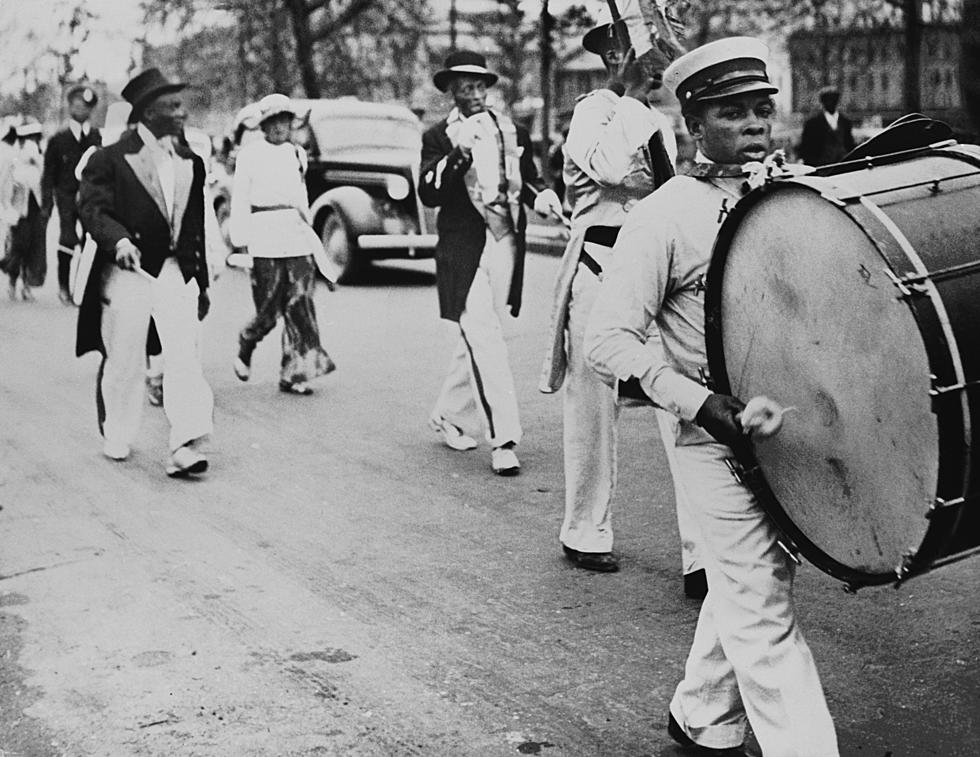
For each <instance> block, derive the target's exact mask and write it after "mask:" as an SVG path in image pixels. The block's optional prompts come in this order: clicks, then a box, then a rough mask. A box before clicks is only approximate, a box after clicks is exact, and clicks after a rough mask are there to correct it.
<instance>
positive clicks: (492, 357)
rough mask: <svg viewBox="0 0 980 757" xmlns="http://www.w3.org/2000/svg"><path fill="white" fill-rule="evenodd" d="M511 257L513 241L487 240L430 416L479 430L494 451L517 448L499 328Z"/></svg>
mask: <svg viewBox="0 0 980 757" xmlns="http://www.w3.org/2000/svg"><path fill="white" fill-rule="evenodd" d="M515 255H516V246H515V239H514V237H513V235H506V236H504V238H503V239H500V240H499V241H498V240H495V239H494V238H493V236H492V235H491V234H489V233H488V234H487V242H486V245H485V247H484V248H483V255H482V256H481V257H480V267H479V268H478V269H477V272H476V277H475V278H474V279H473V284H472V286H470V291H469V293H468V294H467V296H466V306H465V307H464V308H463V313H462V315H460V318H459V332H460V339H459V342H457V344H456V348H455V350H454V351H453V355H452V358H451V360H450V362H449V372H448V373H447V375H446V380H445V381H444V382H443V385H442V390H441V391H440V392H439V398H438V399H437V400H436V404H435V408H434V409H433V411H432V414H433V416H434V417H442V418H445V419H446V420H447V421H449V422H450V423H453V424H454V425H456V426H459V427H460V428H462V429H463V430H464V431H466V432H467V433H471V434H472V433H475V432H476V430H477V429H480V428H481V427H482V428H484V429H485V430H486V438H487V441H489V442H490V444H491V446H493V447H499V446H501V445H503V444H506V443H508V442H513V443H514V444H517V443H518V442H520V440H521V435H522V431H521V421H520V414H519V412H518V409H517V394H516V392H515V391H514V378H513V376H512V374H511V371H510V359H509V357H508V355H507V343H506V342H505V341H504V333H503V328H502V326H501V320H502V319H503V318H504V317H505V315H506V310H507V295H508V292H509V290H510V280H511V277H512V276H513V273H514V259H515Z"/></svg>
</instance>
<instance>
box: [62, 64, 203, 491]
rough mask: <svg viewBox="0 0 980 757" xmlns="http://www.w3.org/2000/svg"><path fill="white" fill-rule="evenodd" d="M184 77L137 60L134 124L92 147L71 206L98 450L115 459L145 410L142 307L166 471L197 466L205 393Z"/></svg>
mask: <svg viewBox="0 0 980 757" xmlns="http://www.w3.org/2000/svg"><path fill="white" fill-rule="evenodd" d="M185 86H186V85H185V84H183V83H180V82H172V81H170V80H168V79H167V78H165V77H164V76H163V74H161V73H160V71H159V70H157V69H155V68H150V69H147V70H146V71H144V72H142V73H141V74H139V75H138V76H136V77H135V78H134V79H133V80H132V81H130V82H129V83H128V84H127V85H126V86H125V87H124V88H123V90H122V96H123V97H124V98H125V99H126V100H127V101H128V102H129V103H130V104H131V105H132V106H133V114H132V118H133V120H135V121H136V128H135V129H131V130H129V131H127V132H125V133H124V134H123V135H122V137H120V138H119V140H118V141H117V142H115V143H114V144H112V145H109V146H108V147H105V148H103V149H101V150H99V151H98V152H96V153H95V154H94V155H92V157H91V158H90V159H89V161H88V164H87V165H86V166H85V169H84V171H83V173H82V184H81V191H80V193H79V213H80V215H81V218H82V223H83V224H84V226H85V229H86V231H88V233H89V234H91V236H92V238H93V239H94V240H95V241H96V243H97V245H98V252H97V254H96V261H95V264H94V266H93V270H92V273H91V275H90V277H89V280H88V284H87V286H86V288H85V294H84V297H83V300H82V305H81V308H80V312H79V319H78V343H77V347H76V352H77V354H78V355H83V354H84V353H86V352H89V351H92V350H97V351H99V352H101V353H102V355H103V356H104V360H103V363H102V369H101V370H100V372H99V382H98V387H97V389H98V397H99V409H100V421H101V423H100V428H101V431H102V435H103V436H104V438H105V443H104V446H103V453H104V454H105V456H106V457H108V458H110V459H112V460H125V459H126V458H127V457H129V454H130V445H131V444H132V442H133V440H134V439H135V437H136V434H137V431H138V429H139V421H140V417H141V413H142V408H143V365H144V362H143V361H144V355H145V345H146V335H147V327H148V325H149V322H150V317H151V316H152V317H153V320H154V322H155V323H156V327H157V331H158V332H159V335H160V344H161V346H162V349H163V360H164V362H165V364H166V370H165V372H164V378H163V388H164V392H163V408H164V411H165V413H166V415H167V419H168V420H169V422H170V444H169V447H170V450H171V453H172V454H171V456H170V459H169V461H168V464H167V473H168V475H171V476H187V475H191V474H198V473H203V472H204V471H205V470H206V469H207V467H208V461H207V458H206V457H205V456H204V455H203V454H202V453H201V451H200V450H199V449H198V444H199V441H200V440H201V438H202V437H203V436H205V435H207V434H209V433H210V432H211V428H212V413H213V406H214V397H213V395H212V393H211V388H210V387H209V386H208V383H207V381H205V379H204V375H203V373H202V371H201V362H200V355H199V345H198V341H199V333H200V329H199V324H198V321H199V320H201V319H203V318H204V316H205V315H206V314H207V311H208V308H209V300H208V294H207V286H208V269H207V263H206V260H205V247H204V245H205V234H204V180H205V168H204V162H203V161H202V160H201V158H200V157H198V156H197V155H195V154H194V153H193V152H192V151H191V150H190V148H188V147H186V145H185V143H184V142H183V140H181V139H180V136H181V134H182V133H183V127H184V121H185V119H186V118H187V112H186V111H185V110H184V106H183V103H182V100H181V94H180V93H181V90H183V89H184V87H185Z"/></svg>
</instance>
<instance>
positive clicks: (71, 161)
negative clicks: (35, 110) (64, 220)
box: [41, 126, 102, 212]
mask: <svg viewBox="0 0 980 757" xmlns="http://www.w3.org/2000/svg"><path fill="white" fill-rule="evenodd" d="M101 146H102V134H101V133H100V132H99V130H98V129H96V128H94V127H93V128H90V129H89V131H88V134H86V135H84V136H83V137H82V139H81V141H78V140H77V139H75V135H74V134H72V133H71V130H70V129H69V128H68V127H67V126H66V127H65V128H64V129H62V130H61V131H59V132H57V133H56V134H55V135H54V136H52V137H51V139H49V140H48V146H47V148H46V149H45V151H44V173H43V174H42V176H41V198H42V200H41V207H42V208H43V209H45V210H46V211H48V212H50V211H51V208H52V206H53V204H54V199H55V196H57V199H58V202H59V203H61V202H64V201H68V202H74V201H75V193H76V192H78V179H77V178H75V167H76V166H77V165H78V161H79V160H80V159H81V157H82V154H83V153H84V152H85V151H86V150H87V149H88V148H89V147H101Z"/></svg>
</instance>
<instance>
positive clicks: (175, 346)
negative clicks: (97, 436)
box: [100, 258, 214, 451]
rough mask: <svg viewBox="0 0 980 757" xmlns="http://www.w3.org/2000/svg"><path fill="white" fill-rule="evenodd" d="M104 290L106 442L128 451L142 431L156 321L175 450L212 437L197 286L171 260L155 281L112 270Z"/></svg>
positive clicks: (210, 396)
mask: <svg viewBox="0 0 980 757" xmlns="http://www.w3.org/2000/svg"><path fill="white" fill-rule="evenodd" d="M103 292H104V295H103V296H104V299H105V300H107V304H105V303H104V304H103V306H102V339H103V341H104V342H105V347H106V360H105V364H104V365H103V368H102V382H101V386H100V390H101V393H102V399H103V402H104V403H105V422H104V423H103V427H102V431H103V435H104V436H105V438H106V441H109V442H113V443H116V444H125V445H127V446H128V445H131V444H132V442H133V440H134V439H135V438H136V435H137V433H138V432H139V424H140V418H141V417H142V414H143V404H144V397H145V393H146V390H145V386H144V370H145V366H146V332H147V329H148V327H149V324H150V316H151V315H152V316H153V320H154V321H155V322H156V326H157V332H158V333H159V335H160V344H161V346H162V347H163V362H164V366H165V368H164V374H163V409H164V412H165V413H166V415H167V420H168V421H170V440H169V444H170V450H171V451H173V450H176V449H177V448H178V447H181V446H183V445H184V444H187V443H188V442H190V441H193V440H195V439H198V438H199V437H202V436H204V435H206V434H209V433H211V430H212V426H213V414H214V395H213V394H212V393H211V387H210V386H209V385H208V383H207V381H206V380H205V379H204V374H203V373H202V370H201V358H200V323H199V322H198V319H197V300H198V293H199V287H198V285H197V281H196V280H195V279H191V280H190V281H187V282H185V281H184V276H183V274H182V273H181V271H180V267H179V266H178V265H177V261H176V260H175V259H174V258H168V259H167V260H166V262H165V263H164V265H163V269H162V270H161V271H160V275H159V276H158V277H157V278H156V279H155V280H153V281H150V280H149V279H147V278H146V277H144V276H142V275H140V274H138V273H135V272H133V271H124V270H123V269H121V268H119V267H118V266H111V267H110V270H109V272H108V276H107V279H106V282H105V285H104V289H103Z"/></svg>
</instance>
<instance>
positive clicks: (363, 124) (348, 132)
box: [310, 116, 421, 155]
mask: <svg viewBox="0 0 980 757" xmlns="http://www.w3.org/2000/svg"><path fill="white" fill-rule="evenodd" d="M310 126H311V127H312V129H313V136H314V137H315V139H316V146H317V147H318V148H319V150H320V154H321V155H328V154H338V153H344V152H349V151H351V150H364V149H368V150H370V149H389V150H390V149H399V150H412V151H418V150H419V149H421V136H420V133H419V125H418V122H417V121H410V120H407V119H401V118H378V117H377V116H373V117H366V116H343V117H339V116H320V117H319V118H318V117H316V116H314V117H313V118H312V119H311V120H310Z"/></svg>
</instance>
